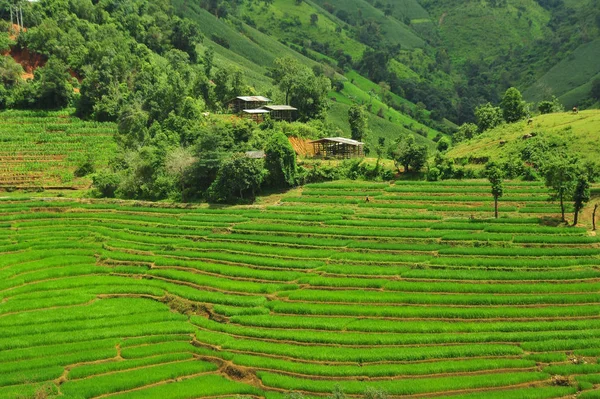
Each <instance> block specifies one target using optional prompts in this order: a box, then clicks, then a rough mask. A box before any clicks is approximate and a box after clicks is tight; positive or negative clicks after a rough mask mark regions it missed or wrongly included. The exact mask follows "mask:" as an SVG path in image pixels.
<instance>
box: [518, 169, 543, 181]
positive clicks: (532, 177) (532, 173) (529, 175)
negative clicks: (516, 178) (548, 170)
mask: <svg viewBox="0 0 600 399" xmlns="http://www.w3.org/2000/svg"><path fill="white" fill-rule="evenodd" d="M522 176H523V180H525V181H538V180H540V175H539V174H538V172H537V171H536V170H535V168H533V167H531V166H526V167H524V168H523V173H522Z"/></svg>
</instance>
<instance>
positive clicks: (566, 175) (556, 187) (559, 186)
mask: <svg viewBox="0 0 600 399" xmlns="http://www.w3.org/2000/svg"><path fill="white" fill-rule="evenodd" d="M544 178H545V180H546V187H548V188H550V189H551V190H552V192H553V198H554V199H558V200H559V201H560V211H561V217H562V221H563V222H565V221H566V219H565V199H568V198H569V197H571V196H572V195H573V191H574V189H575V184H576V181H577V180H576V179H577V168H576V166H575V162H574V161H573V160H568V159H565V158H563V157H560V158H557V159H555V160H554V161H551V162H550V163H549V164H548V165H546V166H545V170H544Z"/></svg>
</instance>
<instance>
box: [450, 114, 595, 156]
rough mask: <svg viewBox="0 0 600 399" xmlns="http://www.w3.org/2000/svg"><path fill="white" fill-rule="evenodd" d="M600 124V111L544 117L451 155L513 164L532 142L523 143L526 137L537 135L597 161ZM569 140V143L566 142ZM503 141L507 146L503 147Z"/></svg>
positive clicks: (491, 133) (466, 145)
mask: <svg viewBox="0 0 600 399" xmlns="http://www.w3.org/2000/svg"><path fill="white" fill-rule="evenodd" d="M598 123H600V111H598V110H589V111H582V112H580V113H579V114H577V115H573V114H572V113H571V112H564V113H556V114H547V115H540V116H536V117H534V118H533V124H532V125H531V126H528V125H527V122H526V121H523V122H519V123H515V124H511V125H502V126H500V127H498V128H495V129H492V130H490V131H487V132H485V133H483V134H482V135H480V136H478V137H476V138H474V139H472V140H469V141H467V142H463V143H460V144H459V145H457V146H456V147H454V148H452V149H451V150H450V151H449V152H448V156H449V157H451V158H454V159H469V158H491V157H493V158H495V159H498V160H499V161H505V160H509V159H510V157H511V154H516V153H520V152H521V150H522V149H523V148H524V147H525V145H527V143H528V141H527V140H523V139H522V137H523V136H524V135H525V134H529V133H531V132H537V133H538V135H539V136H541V137H543V138H545V139H547V140H558V141H559V142H565V144H566V146H567V151H568V152H569V153H572V154H574V155H578V156H579V157H581V158H583V159H585V160H590V161H596V160H597V154H596V152H595V150H594V149H595V148H596V144H597V143H598V140H600V138H599V137H598V131H597V129H596V126H597V125H598ZM565 137H568V140H565ZM500 140H504V141H506V144H504V145H502V146H500V145H499V142H500Z"/></svg>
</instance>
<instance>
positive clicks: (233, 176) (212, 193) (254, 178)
mask: <svg viewBox="0 0 600 399" xmlns="http://www.w3.org/2000/svg"><path fill="white" fill-rule="evenodd" d="M264 177H265V170H264V168H263V160H262V159H251V158H248V157H246V156H245V155H244V154H234V155H233V156H232V157H231V158H230V159H228V160H226V161H225V162H223V164H222V165H221V167H220V168H219V172H218V173H217V177H216V179H215V181H214V182H213V183H212V184H211V186H210V188H209V189H208V199H209V200H210V201H213V202H225V203H232V202H236V201H238V200H240V199H241V200H243V199H252V198H254V196H255V195H256V191H258V189H259V188H260V185H261V184H262V182H263V180H264Z"/></svg>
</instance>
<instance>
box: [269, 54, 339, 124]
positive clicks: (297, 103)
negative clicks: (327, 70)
mask: <svg viewBox="0 0 600 399" xmlns="http://www.w3.org/2000/svg"><path fill="white" fill-rule="evenodd" d="M271 77H272V78H273V82H274V83H275V84H276V85H278V86H279V89H280V90H281V91H282V92H283V93H284V94H285V102H286V104H288V105H292V106H294V107H296V108H297V109H298V116H299V118H300V120H304V121H306V120H309V119H313V118H318V117H321V116H322V114H323V112H324V111H325V110H326V109H327V107H328V99H327V94H328V93H329V91H330V90H331V80H329V78H328V77H326V76H323V75H319V76H316V75H315V73H314V71H313V70H312V69H310V68H309V67H307V66H305V65H302V64H300V62H299V61H298V60H296V59H294V58H291V57H285V58H278V59H276V60H275V68H273V70H272V71H271Z"/></svg>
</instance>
